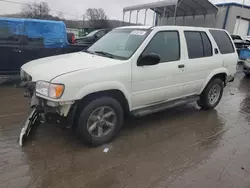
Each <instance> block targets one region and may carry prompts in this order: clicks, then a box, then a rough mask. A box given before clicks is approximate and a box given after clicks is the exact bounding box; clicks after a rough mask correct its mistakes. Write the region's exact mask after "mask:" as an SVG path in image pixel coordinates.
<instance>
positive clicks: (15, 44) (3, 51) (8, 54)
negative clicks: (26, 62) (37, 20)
mask: <svg viewBox="0 0 250 188" xmlns="http://www.w3.org/2000/svg"><path fill="white" fill-rule="evenodd" d="M22 55H23V54H22V47H21V45H20V36H18V35H10V36H8V37H2V38H1V37H0V72H1V74H10V73H15V72H18V71H19V68H20V66H19V65H20V61H21V59H22Z"/></svg>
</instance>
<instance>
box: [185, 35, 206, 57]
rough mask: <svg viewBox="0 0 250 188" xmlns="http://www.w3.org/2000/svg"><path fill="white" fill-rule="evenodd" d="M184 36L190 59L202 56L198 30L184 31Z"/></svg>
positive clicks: (201, 43) (201, 44)
mask: <svg viewBox="0 0 250 188" xmlns="http://www.w3.org/2000/svg"><path fill="white" fill-rule="evenodd" d="M184 34H185V38H186V42H187V48H188V56H189V58H190V59H195V58H201V57H203V56H204V55H203V42H202V38H201V34H200V32H196V31H185V32H184Z"/></svg>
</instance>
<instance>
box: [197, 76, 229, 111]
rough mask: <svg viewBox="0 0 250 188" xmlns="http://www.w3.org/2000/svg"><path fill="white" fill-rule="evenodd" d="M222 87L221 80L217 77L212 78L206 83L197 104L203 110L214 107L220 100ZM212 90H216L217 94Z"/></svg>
mask: <svg viewBox="0 0 250 188" xmlns="http://www.w3.org/2000/svg"><path fill="white" fill-rule="evenodd" d="M223 89H224V84H223V81H222V80H221V79H219V78H216V79H213V80H212V81H210V82H209V83H208V85H207V86H206V88H205V89H204V91H203V92H202V94H201V95H200V100H199V101H197V103H198V105H199V106H200V107H201V108H202V109H204V110H210V109H214V108H215V107H216V106H217V105H218V104H219V102H220V100H221V97H222V95H223ZM212 90H213V91H214V90H217V92H216V93H217V94H216V93H215V92H213V91H212ZM212 99H213V100H212Z"/></svg>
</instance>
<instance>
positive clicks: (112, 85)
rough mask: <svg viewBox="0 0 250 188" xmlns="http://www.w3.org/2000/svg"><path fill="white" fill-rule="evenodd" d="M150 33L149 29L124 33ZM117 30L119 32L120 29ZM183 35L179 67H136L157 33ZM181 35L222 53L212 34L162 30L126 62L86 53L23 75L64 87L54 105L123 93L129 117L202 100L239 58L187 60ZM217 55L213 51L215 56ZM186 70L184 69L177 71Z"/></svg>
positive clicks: (35, 66) (29, 68) (36, 65)
mask: <svg viewBox="0 0 250 188" xmlns="http://www.w3.org/2000/svg"><path fill="white" fill-rule="evenodd" d="M123 28H135V29H149V27H145V26H143V27H139V26H131V27H123ZM118 29H119V28H118ZM169 30H175V31H179V35H180V42H181V46H180V49H181V57H180V60H179V61H174V62H168V63H160V64H157V65H154V66H143V67H138V66H137V60H138V58H139V56H140V55H141V53H142V52H143V50H144V49H145V48H146V46H147V44H148V43H149V42H150V40H151V39H152V37H153V36H154V35H155V34H156V33H157V32H159V31H169ZM183 30H190V31H204V32H206V33H207V35H208V37H209V38H210V40H211V43H212V46H213V48H218V46H217V44H216V42H215V41H214V39H213V37H212V36H211V34H210V33H209V32H208V28H196V27H180V26H161V27H155V28H152V32H151V33H150V34H149V36H147V38H146V39H145V41H144V42H143V43H142V44H141V46H140V47H139V48H138V49H137V50H136V52H135V53H134V54H133V55H132V57H130V58H129V59H128V60H116V59H111V58H106V57H101V56H97V55H92V54H87V53H84V52H78V53H72V54H67V55H60V56H54V57H48V58H43V59H39V60H34V61H32V62H29V63H27V64H25V65H23V66H22V70H24V71H25V72H27V73H28V74H29V75H31V76H32V81H34V82H36V81H39V80H43V81H48V82H52V83H61V84H64V85H65V91H64V93H63V95H62V97H61V98H59V99H51V98H48V97H45V96H41V95H39V94H37V96H39V97H42V98H45V99H48V100H51V101H57V102H62V101H77V100H80V99H82V98H83V97H85V96H86V95H88V94H91V93H95V92H99V91H105V90H119V91H121V92H122V93H123V94H124V96H125V97H126V99H127V101H128V104H129V108H130V111H133V110H137V109H141V108H144V107H147V106H150V105H153V104H156V103H161V102H162V101H171V100H174V99H178V98H183V97H186V96H191V95H199V94H201V92H202V91H203V89H204V88H205V87H206V85H207V83H208V82H209V81H210V79H211V78H212V77H213V76H214V75H216V74H219V73H225V74H226V75H234V74H235V72H236V64H237V58H238V55H237V53H236V50H235V53H231V54H220V53H219V54H213V56H211V57H205V58H199V59H189V58H188V51H187V45H186V40H185V36H184V33H183ZM213 51H214V50H213ZM180 64H184V65H185V67H184V68H178V65H180Z"/></svg>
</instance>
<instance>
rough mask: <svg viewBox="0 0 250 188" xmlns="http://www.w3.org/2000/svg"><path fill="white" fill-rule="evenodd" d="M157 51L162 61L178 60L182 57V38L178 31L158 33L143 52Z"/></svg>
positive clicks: (144, 53)
mask: <svg viewBox="0 0 250 188" xmlns="http://www.w3.org/2000/svg"><path fill="white" fill-rule="evenodd" d="M150 53H155V54H157V55H159V56H160V57H161V61H160V62H169V61H177V60H179V59H180V39H179V33H178V32H177V31H162V32H159V33H157V34H156V35H155V36H154V37H153V39H152V40H151V41H150V42H149V44H148V46H147V47H146V49H145V50H144V52H143V53H142V55H147V54H150Z"/></svg>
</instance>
